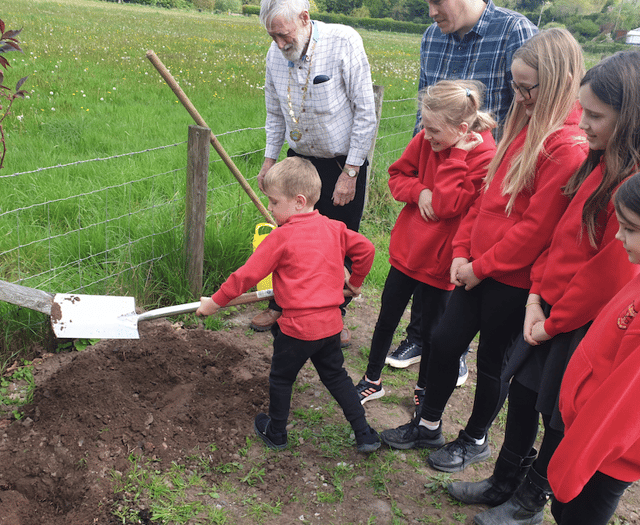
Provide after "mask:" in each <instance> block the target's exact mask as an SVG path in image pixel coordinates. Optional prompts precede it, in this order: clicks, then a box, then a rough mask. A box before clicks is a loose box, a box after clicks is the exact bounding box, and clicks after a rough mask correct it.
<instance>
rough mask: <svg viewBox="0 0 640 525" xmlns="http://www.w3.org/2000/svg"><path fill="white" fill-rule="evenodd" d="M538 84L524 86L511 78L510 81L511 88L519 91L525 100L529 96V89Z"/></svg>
mask: <svg viewBox="0 0 640 525" xmlns="http://www.w3.org/2000/svg"><path fill="white" fill-rule="evenodd" d="M539 85H540V84H536V85H535V86H531V87H530V88H526V87H524V86H519V85H518V84H516V83H515V82H514V81H513V80H512V81H511V89H513V90H514V91H519V92H520V94H521V95H522V96H523V97H524V98H525V99H527V100H529V99H530V98H531V91H532V90H534V89H535V88H537V87H538V86H539Z"/></svg>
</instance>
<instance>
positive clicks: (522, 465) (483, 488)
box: [447, 446, 536, 507]
mask: <svg viewBox="0 0 640 525" xmlns="http://www.w3.org/2000/svg"><path fill="white" fill-rule="evenodd" d="M535 459H536V449H535V448H532V449H531V451H530V452H529V455H528V456H525V457H520V456H518V455H516V454H514V453H513V452H511V451H509V450H507V449H506V448H505V447H504V446H503V447H502V449H500V455H499V456H498V459H497V460H496V466H495V467H494V469H493V474H492V475H491V477H489V478H487V479H484V480H482V481H479V482H477V483H470V482H467V481H455V482H453V483H451V484H449V486H448V487H447V490H448V491H449V494H451V496H453V497H454V498H455V499H457V500H458V501H462V502H463V503H467V504H468V505H470V504H474V503H481V504H483V505H489V506H490V507H495V506H496V505H500V504H502V503H504V502H505V501H507V500H508V499H509V498H510V497H511V496H513V493H514V492H515V491H516V489H517V488H518V487H519V486H520V484H521V483H522V480H523V479H524V477H525V476H526V475H527V472H529V468H530V467H531V464H532V463H533V461H534V460H535Z"/></svg>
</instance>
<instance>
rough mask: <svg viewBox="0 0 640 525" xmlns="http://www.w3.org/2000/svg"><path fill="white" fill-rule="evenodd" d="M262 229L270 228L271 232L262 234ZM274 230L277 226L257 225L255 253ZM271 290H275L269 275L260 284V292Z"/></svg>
mask: <svg viewBox="0 0 640 525" xmlns="http://www.w3.org/2000/svg"><path fill="white" fill-rule="evenodd" d="M262 228H268V230H269V231H267V232H266V233H260V230H261V229H262ZM274 228H275V226H274V225H273V224H270V223H268V222H261V223H260V224H256V231H255V233H254V234H253V251H254V252H255V251H256V248H257V247H258V245H259V244H260V243H261V242H262V240H263V239H264V238H265V237H266V236H267V235H269V234H270V233H271V230H273V229H274ZM271 288H273V285H272V284H271V274H269V275H267V276H266V277H265V278H264V279H262V281H260V282H259V283H258V291H262V290H270V289H271Z"/></svg>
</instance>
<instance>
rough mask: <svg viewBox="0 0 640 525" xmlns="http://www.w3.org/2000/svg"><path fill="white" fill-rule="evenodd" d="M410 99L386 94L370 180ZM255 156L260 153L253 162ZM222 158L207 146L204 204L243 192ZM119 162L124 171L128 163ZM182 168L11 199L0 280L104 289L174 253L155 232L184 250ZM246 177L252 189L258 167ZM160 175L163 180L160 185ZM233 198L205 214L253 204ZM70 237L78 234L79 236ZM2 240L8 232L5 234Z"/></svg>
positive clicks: (407, 121) (395, 139)
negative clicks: (36, 198) (142, 251)
mask: <svg viewBox="0 0 640 525" xmlns="http://www.w3.org/2000/svg"><path fill="white" fill-rule="evenodd" d="M415 102H416V99H414V98H405V99H394V100H387V101H383V106H382V117H381V119H380V128H379V131H378V137H377V141H376V145H375V153H374V158H373V162H372V168H371V174H372V180H373V172H374V171H377V172H378V173H380V174H382V175H381V176H386V171H387V168H388V166H389V165H390V164H391V163H392V162H394V161H395V160H396V159H397V158H398V157H399V155H400V154H401V153H402V151H403V150H404V148H405V147H406V145H407V143H408V142H409V141H410V140H411V137H412V134H413V126H414V124H415V109H414V108H413V107H409V106H408V105H407V104H406V103H412V104H414V105H415ZM396 105H397V106H398V107H397V108H396ZM407 111H410V113H407ZM264 131H265V130H264V127H246V128H239V129H234V130H229V131H226V132H224V133H220V134H218V135H216V136H217V138H221V137H228V136H231V135H240V136H244V134H249V133H255V132H259V133H264ZM262 140H263V139H262ZM185 144H187V141H182V142H176V143H173V144H167V145H163V146H157V147H150V148H146V149H143V150H140V151H132V152H128V153H120V154H117V155H112V156H109V157H96V158H91V159H85V160H78V161H74V162H67V163H61V164H57V165H52V166H45V167H40V168H37V169H33V170H28V171H21V172H16V173H12V174H9V175H0V182H2V180H3V179H4V180H7V183H9V182H8V180H9V179H11V180H17V179H20V178H21V177H27V176H30V175H34V174H35V175H38V176H41V175H42V176H51V177H53V176H58V175H57V174H59V173H62V174H64V175H68V173H69V170H71V169H73V168H75V167H77V166H83V165H88V164H91V163H95V164H96V165H98V166H99V167H98V168H95V169H98V170H103V169H106V167H107V166H113V165H116V166H117V164H116V163H117V162H122V161H123V159H128V158H129V159H130V158H133V157H140V158H144V159H153V158H154V156H157V155H161V154H163V152H165V151H167V152H169V153H170V154H172V153H171V151H169V150H171V149H172V148H177V147H179V146H184V145H185ZM285 146H286V145H285ZM264 151H265V148H264V147H261V148H257V149H252V150H248V151H241V152H234V153H233V154H232V155H230V158H232V159H241V160H242V161H245V162H256V163H257V164H258V165H261V164H262V160H261V159H262V158H263V154H264ZM256 158H258V159H259V160H258V161H256ZM150 162H151V161H150ZM221 162H223V160H222V159H221V158H219V157H217V156H215V154H214V153H213V152H212V153H211V158H210V161H209V168H210V176H209V179H210V184H209V188H208V189H207V202H208V203H212V202H215V201H216V200H218V199H217V195H232V193H233V192H238V193H239V194H240V193H241V192H239V191H238V188H239V186H238V184H237V182H236V181H235V180H233V177H231V176H230V174H229V173H228V172H225V171H224V169H222V168H220V167H219V165H220V163H221ZM121 169H122V170H123V171H124V170H125V169H126V167H125V168H121ZM185 171H186V166H185V165H182V166H178V167H175V168H172V169H168V170H166V171H158V172H156V173H152V174H149V175H146V176H143V177H137V178H135V179H131V180H126V181H125V182H122V183H117V184H110V185H106V186H101V187H99V188H94V189H89V190H86V191H79V192H77V193H75V194H73V195H68V196H63V197H59V198H52V199H49V200H44V201H42V202H22V203H20V204H16V207H14V208H13V209H0V279H3V280H8V281H10V282H15V283H23V284H26V283H28V285H30V286H40V287H42V288H43V289H47V288H48V287H50V286H51V285H52V283H56V285H58V286H59V285H60V283H61V282H62V283H64V284H65V285H66V289H65V290H57V291H65V292H69V293H76V292H81V291H83V290H85V289H87V288H91V287H93V286H95V285H100V286H104V287H107V288H108V287H109V286H111V285H112V283H114V282H116V281H118V280H123V279H126V278H127V276H129V275H132V272H133V273H135V272H138V271H141V270H142V269H146V270H147V271H149V268H150V267H151V266H152V265H154V264H156V263H158V262H159V261H160V260H162V259H163V258H164V257H167V256H169V255H174V254H170V253H156V250H157V249H156V239H157V240H158V242H160V239H166V238H167V237H170V238H171V237H173V238H175V239H178V240H179V241H178V242H176V243H175V244H176V245H180V248H176V250H179V249H181V244H182V237H183V235H184V224H183V219H184V218H183V213H184V192H185V190H184V185H185V181H184V178H181V175H182V174H184V173H185ZM246 178H247V180H248V181H250V183H251V185H252V186H253V187H254V188H255V189H256V191H257V180H256V179H257V170H256V172H255V173H252V174H250V176H248V177H246ZM165 180H168V182H167V183H165V184H160V182H161V181H163V182H164V181H165ZM166 185H169V186H171V187H172V192H171V194H170V195H164V196H162V198H160V197H159V196H157V195H156V194H160V193H161V192H162V188H166ZM165 191H166V189H165ZM140 194H143V195H145V196H146V195H147V194H150V195H152V196H153V198H152V199H150V202H151V204H145V203H144V202H143V201H142V199H141V198H140ZM233 199H234V200H235V201H236V202H235V204H234V207H233V208H227V209H216V207H215V206H213V205H209V206H208V208H207V219H208V220H214V221H220V220H222V218H223V217H225V216H227V215H228V214H229V213H230V212H231V211H233V209H243V210H244V209H247V210H248V209H250V207H251V206H253V203H252V202H251V201H250V200H249V199H248V198H242V197H238V199H235V197H233ZM119 201H121V202H119ZM123 204H124V205H125V207H121V208H120V209H119V210H118V211H117V212H113V213H111V210H112V205H113V206H115V205H123ZM91 207H94V208H95V207H97V208H98V209H100V208H103V211H102V212H100V213H99V214H98V216H100V217H101V218H98V219H94V218H93V217H94V216H91V215H90V214H89V213H85V210H86V209H89V208H91ZM67 209H68V210H73V213H72V214H70V215H74V216H77V222H76V223H73V222H68V223H67V224H66V226H65V227H64V228H63V230H62V231H61V229H60V225H59V224H58V223H59V222H60V221H61V220H64V215H62V219H61V214H62V213H63V211H64V210H67ZM61 210H62V211H61ZM123 210H126V211H123ZM89 216H91V222H90V223H86V224H85V221H86V220H87V219H86V217H89ZM41 223H43V224H41ZM141 223H142V224H144V225H145V227H144V228H142V229H140V230H138V229H136V231H135V232H134V230H133V229H132V225H133V224H141ZM123 234H124V235H123ZM74 238H77V242H76V240H75V239H74ZM4 239H10V241H6V240H4ZM71 239H73V243H76V244H77V246H76V248H75V254H70V253H65V254H60V253H59V252H60V251H63V250H66V249H68V248H65V247H64V246H66V245H68V244H69V242H68V240H71ZM65 243H66V244H65ZM147 243H150V246H151V247H150V249H149V247H148V246H146V249H147V254H146V256H145V257H144V258H143V259H141V260H138V257H139V252H138V250H136V247H137V246H143V245H145V244H147ZM160 246H166V244H164V243H160ZM43 261H46V263H43Z"/></svg>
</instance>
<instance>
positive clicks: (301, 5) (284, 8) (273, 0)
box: [260, 0, 309, 31]
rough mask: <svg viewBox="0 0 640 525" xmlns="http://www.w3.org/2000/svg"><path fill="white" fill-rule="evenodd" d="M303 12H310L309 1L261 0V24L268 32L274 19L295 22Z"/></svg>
mask: <svg viewBox="0 0 640 525" xmlns="http://www.w3.org/2000/svg"><path fill="white" fill-rule="evenodd" d="M303 11H307V12H308V11H309V0H260V22H261V23H262V25H263V26H264V27H265V29H266V30H267V31H269V28H270V27H271V23H272V22H273V19H274V18H277V17H283V18H284V19H285V20H295V19H296V18H298V17H299V16H300V13H302V12H303Z"/></svg>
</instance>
